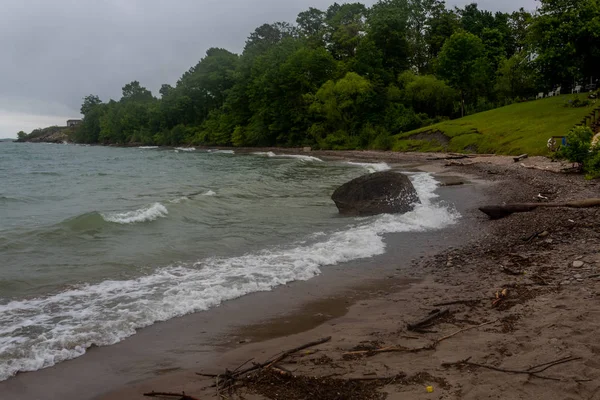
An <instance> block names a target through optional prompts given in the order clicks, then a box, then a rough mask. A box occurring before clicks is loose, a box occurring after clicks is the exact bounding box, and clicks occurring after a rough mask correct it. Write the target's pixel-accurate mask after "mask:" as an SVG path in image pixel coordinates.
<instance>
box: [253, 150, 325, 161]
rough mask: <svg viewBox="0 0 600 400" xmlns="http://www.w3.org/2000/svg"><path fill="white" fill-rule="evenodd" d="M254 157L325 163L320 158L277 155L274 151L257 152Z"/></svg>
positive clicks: (300, 155) (299, 155)
mask: <svg viewBox="0 0 600 400" xmlns="http://www.w3.org/2000/svg"><path fill="white" fill-rule="evenodd" d="M252 154H254V155H257V156H267V157H277V158H295V159H298V160H302V161H316V162H323V160H321V159H320V158H318V157H313V156H305V155H302V154H275V153H273V152H272V151H267V152H264V151H257V152H255V153H252Z"/></svg>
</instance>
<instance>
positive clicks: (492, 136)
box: [393, 95, 599, 155]
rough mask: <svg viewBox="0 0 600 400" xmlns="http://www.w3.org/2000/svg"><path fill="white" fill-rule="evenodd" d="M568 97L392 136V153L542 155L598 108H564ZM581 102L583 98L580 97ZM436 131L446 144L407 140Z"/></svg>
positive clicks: (433, 140) (468, 117) (492, 111)
mask: <svg viewBox="0 0 600 400" xmlns="http://www.w3.org/2000/svg"><path fill="white" fill-rule="evenodd" d="M574 98H575V97H574V96H572V95H563V96H557V97H550V98H547V99H542V100H536V101H530V102H526V103H518V104H512V105H509V106H506V107H501V108H497V109H495V110H490V111H486V112H482V113H478V114H473V115H469V116H467V117H464V118H460V119H456V120H453V121H445V122H441V123H439V124H435V125H431V126H428V127H425V128H421V129H417V130H414V131H411V132H405V133H401V134H398V135H396V136H394V146H393V149H394V150H397V151H451V152H457V153H466V152H477V153H494V154H511V155H517V154H523V153H527V154H529V155H546V154H547V153H548V149H547V147H546V143H547V141H548V139H549V138H550V137H551V136H563V135H566V134H567V132H568V131H569V130H570V129H571V128H573V126H574V125H576V124H578V123H579V122H581V120H582V119H583V118H584V117H585V116H586V115H588V114H590V113H591V112H592V110H593V109H594V108H596V107H598V106H599V105H598V104H595V105H592V106H588V107H581V108H570V107H565V106H564V105H565V103H567V101H568V100H570V99H574ZM580 98H583V97H580ZM428 131H433V132H435V131H439V132H442V133H443V134H444V135H446V136H447V137H448V138H449V139H450V142H449V143H440V142H439V141H437V140H435V139H432V140H423V135H420V136H419V138H418V139H419V140H415V139H411V136H414V135H415V134H418V133H420V132H428Z"/></svg>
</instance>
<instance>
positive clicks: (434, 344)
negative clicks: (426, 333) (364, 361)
mask: <svg viewBox="0 0 600 400" xmlns="http://www.w3.org/2000/svg"><path fill="white" fill-rule="evenodd" d="M495 322H498V320H497V319H495V320H493V321H489V322H484V323H483V324H480V325H475V326H470V327H468V328H464V329H461V330H459V331H456V332H454V333H452V334H450V335H448V336H444V337H442V338H439V339H437V340H435V341H433V342H432V343H431V344H428V345H427V346H423V347H417V348H414V349H410V348H407V347H403V346H389V347H383V348H381V349H375V350H361V351H352V352H349V353H344V355H350V356H352V355H361V354H379V353H398V352H406V353H418V352H420V351H424V350H434V349H435V348H436V347H437V345H438V344H440V343H441V342H443V341H444V340H447V339H450V338H451V337H454V336H456V335H458V334H459V333H462V332H466V331H470V330H472V329H477V328H481V327H482V326H486V325H490V324H493V323H495Z"/></svg>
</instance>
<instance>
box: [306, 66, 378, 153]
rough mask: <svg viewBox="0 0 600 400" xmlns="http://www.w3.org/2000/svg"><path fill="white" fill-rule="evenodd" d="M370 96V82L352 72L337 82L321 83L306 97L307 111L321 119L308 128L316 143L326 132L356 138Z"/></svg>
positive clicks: (365, 114) (364, 120) (369, 107)
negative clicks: (308, 108)
mask: <svg viewBox="0 0 600 400" xmlns="http://www.w3.org/2000/svg"><path fill="white" fill-rule="evenodd" d="M374 97H375V91H374V89H373V85H372V84H371V82H369V81H368V80H367V79H365V78H363V77H362V76H360V75H358V74H356V73H354V72H348V73H347V74H346V76H344V77H343V78H342V79H339V80H338V81H333V80H329V81H327V82H325V83H324V84H323V86H322V87H321V88H320V89H319V90H318V91H317V93H316V94H314V95H309V96H308V100H310V101H311V103H312V104H311V106H310V111H311V112H313V113H315V115H316V116H317V117H318V118H319V119H320V120H321V122H317V123H316V124H315V125H313V126H312V128H311V133H312V134H313V136H315V139H316V141H317V142H321V141H322V139H324V136H325V135H326V133H327V132H334V134H337V135H339V136H343V137H347V136H349V137H352V136H358V134H359V133H360V130H361V127H362V125H363V123H364V122H366V120H367V117H368V113H369V111H370V109H371V104H372V101H373V98H374ZM324 133H325V135H323V134H324Z"/></svg>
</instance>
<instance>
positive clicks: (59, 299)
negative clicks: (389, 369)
mask: <svg viewBox="0 0 600 400" xmlns="http://www.w3.org/2000/svg"><path fill="white" fill-rule="evenodd" d="M411 179H412V181H413V183H414V185H415V188H416V189H417V192H418V194H419V197H420V199H421V204H418V205H416V206H415V208H414V210H413V211H411V212H409V213H406V214H403V215H382V216H379V217H374V218H368V219H361V220H354V222H352V224H351V225H349V226H348V227H347V228H346V229H343V230H340V231H338V232H334V233H333V234H322V233H321V234H313V235H310V237H309V238H308V240H304V241H299V242H297V243H295V244H293V245H290V246H287V247H276V248H271V249H267V250H263V251H259V252H256V253H251V254H246V255H243V256H239V257H230V258H209V259H204V260H201V261H199V262H197V263H194V264H179V265H173V266H169V267H165V268H160V269H157V270H156V271H154V272H153V273H151V274H149V275H146V276H143V277H140V278H137V279H132V280H122V281H112V280H111V281H104V282H101V283H98V284H94V285H90V284H86V285H81V286H78V287H73V288H71V289H69V290H66V291H64V292H61V293H58V294H55V295H52V296H49V297H44V298H37V299H27V300H19V301H12V302H10V303H8V304H4V305H1V304H0V348H1V349H2V353H1V354H0V380H4V379H7V378H8V377H10V376H12V375H14V374H15V373H16V372H18V371H33V370H37V369H40V368H45V367H49V366H52V365H54V364H56V363H59V362H61V361H64V360H68V359H71V358H75V357H78V356H80V355H82V354H84V353H85V351H86V349H87V348H88V347H89V346H91V345H92V344H95V345H110V344H114V343H117V342H119V341H121V340H123V339H124V338H126V337H128V336H131V335H133V334H135V332H136V329H138V328H142V327H144V326H148V325H151V324H153V323H155V322H157V321H164V320H168V319H171V318H174V317H178V316H182V315H185V314H189V313H192V312H197V311H201V310H207V309H209V308H211V307H214V306H216V305H218V304H220V303H221V302H223V301H226V300H230V299H234V298H237V297H240V296H243V295H245V294H248V293H252V292H257V291H268V290H271V289H272V288H274V287H276V286H279V285H283V284H286V283H288V282H291V281H296V280H308V279H310V278H312V277H314V276H315V275H317V274H319V273H320V271H321V268H322V267H323V266H327V265H334V264H338V263H343V262H347V261H351V260H356V259H361V258H368V257H373V256H376V255H379V254H383V253H384V252H385V247H386V244H385V241H384V237H383V234H385V233H392V232H408V231H425V230H431V229H440V228H443V227H445V226H447V225H449V224H452V223H454V222H455V221H456V220H457V218H458V217H459V215H458V213H456V212H455V211H452V210H451V209H448V208H447V207H445V206H444V205H441V204H435V203H433V202H432V200H433V199H434V198H435V197H437V196H436V194H435V193H434V191H435V189H436V187H437V183H436V181H435V180H434V179H433V178H432V177H431V176H430V175H428V174H423V173H419V174H414V175H412V176H411ZM157 204H159V203H157ZM155 206H156V207H155ZM152 207H155V208H156V209H157V210H161V208H160V207H158V206H157V205H154V206H152ZM152 207H151V208H152ZM163 208H164V207H163ZM138 211H139V210H138ZM164 212H165V213H166V209H164ZM134 213H135V212H134ZM140 214H143V213H140ZM124 219H126V218H124ZM315 241H316V242H315ZM32 330H33V331H35V332H36V334H34V335H32V334H27V332H28V331H32Z"/></svg>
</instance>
